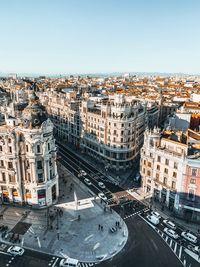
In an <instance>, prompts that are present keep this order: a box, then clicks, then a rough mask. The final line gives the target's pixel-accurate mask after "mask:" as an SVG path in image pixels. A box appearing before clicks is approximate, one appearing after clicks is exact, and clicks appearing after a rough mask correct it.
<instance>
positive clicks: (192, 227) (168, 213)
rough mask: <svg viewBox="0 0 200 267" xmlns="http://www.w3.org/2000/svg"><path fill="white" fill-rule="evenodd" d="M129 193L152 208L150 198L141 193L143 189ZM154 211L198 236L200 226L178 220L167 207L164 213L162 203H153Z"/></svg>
mask: <svg viewBox="0 0 200 267" xmlns="http://www.w3.org/2000/svg"><path fill="white" fill-rule="evenodd" d="M128 192H129V193H130V194H131V195H132V196H133V197H134V198H136V199H137V200H139V201H141V202H143V203H144V204H145V205H147V206H150V197H149V198H148V197H147V196H146V195H145V194H144V193H143V192H142V191H141V189H138V190H134V191H131V190H129V191H128ZM152 209H153V210H157V211H158V212H159V213H160V215H161V216H162V217H163V218H164V219H170V220H172V221H174V222H175V223H176V224H177V225H178V226H179V227H180V228H184V229H186V230H189V231H192V232H194V233H195V234H198V229H200V225H199V224H195V223H191V222H190V223H186V222H185V221H184V220H181V219H178V218H176V217H175V216H174V214H173V213H172V212H171V211H169V210H168V208H167V207H164V211H162V205H161V203H159V202H155V201H153V203H152Z"/></svg>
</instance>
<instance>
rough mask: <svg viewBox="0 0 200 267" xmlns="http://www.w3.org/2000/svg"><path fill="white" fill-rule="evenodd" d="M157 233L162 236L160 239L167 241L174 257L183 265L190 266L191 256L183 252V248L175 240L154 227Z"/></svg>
mask: <svg viewBox="0 0 200 267" xmlns="http://www.w3.org/2000/svg"><path fill="white" fill-rule="evenodd" d="M155 230H156V231H157V232H158V234H159V235H160V236H161V237H162V239H163V240H164V241H165V242H166V243H167V245H168V246H169V247H170V248H171V250H172V251H173V253H174V254H175V255H176V257H177V258H178V259H179V260H180V262H181V263H182V264H183V266H186V267H190V266H191V258H190V257H188V255H187V254H186V253H185V248H184V247H183V246H182V245H180V244H179V243H177V242H176V241H175V240H173V239H172V238H170V237H169V236H167V235H166V234H165V233H163V232H162V231H161V230H159V229H158V228H155Z"/></svg>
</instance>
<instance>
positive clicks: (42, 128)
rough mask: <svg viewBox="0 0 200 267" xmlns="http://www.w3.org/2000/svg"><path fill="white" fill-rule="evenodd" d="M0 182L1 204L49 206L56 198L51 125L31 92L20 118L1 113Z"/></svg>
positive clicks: (54, 160) (32, 91)
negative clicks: (3, 122)
mask: <svg viewBox="0 0 200 267" xmlns="http://www.w3.org/2000/svg"><path fill="white" fill-rule="evenodd" d="M0 158H1V159H2V160H1V164H3V166H4V168H3V169H2V168H1V167H0V183H1V187H0V188H1V190H0V195H1V201H2V202H3V203H19V204H28V205H31V206H32V207H34V208H42V207H47V206H51V205H52V204H54V203H55V202H56V201H57V199H58V193H59V189H58V172H57V165H56V145H55V139H54V137H53V124H52V122H51V121H50V120H49V119H48V118H47V116H46V112H45V108H44V106H42V105H41V104H40V101H39V98H38V97H37V96H36V94H35V91H34V90H31V91H30V93H29V103H28V105H27V106H26V107H25V108H24V110H23V111H22V115H21V117H20V118H8V117H7V116H5V125H2V126H0Z"/></svg>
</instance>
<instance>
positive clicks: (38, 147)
mask: <svg viewBox="0 0 200 267" xmlns="http://www.w3.org/2000/svg"><path fill="white" fill-rule="evenodd" d="M37 153H40V145H37Z"/></svg>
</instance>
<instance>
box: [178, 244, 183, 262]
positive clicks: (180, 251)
mask: <svg viewBox="0 0 200 267" xmlns="http://www.w3.org/2000/svg"><path fill="white" fill-rule="evenodd" d="M182 248H183V247H182V246H180V250H179V255H178V257H179V259H180V258H181V253H182Z"/></svg>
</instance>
